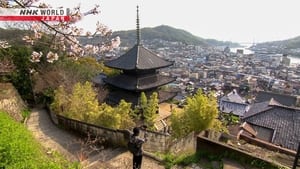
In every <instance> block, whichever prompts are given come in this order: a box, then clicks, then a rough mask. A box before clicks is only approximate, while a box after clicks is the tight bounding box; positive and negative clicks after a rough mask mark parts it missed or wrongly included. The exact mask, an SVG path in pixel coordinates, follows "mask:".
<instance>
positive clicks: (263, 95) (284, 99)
mask: <svg viewBox="0 0 300 169" xmlns="http://www.w3.org/2000/svg"><path fill="white" fill-rule="evenodd" d="M271 98H273V99H275V100H276V101H278V102H279V103H280V104H283V105H286V106H296V102H297V97H295V96H291V95H284V94H278V93H272V92H266V91H259V92H258V94H257V96H256V98H255V102H264V101H269V100H270V99H271Z"/></svg>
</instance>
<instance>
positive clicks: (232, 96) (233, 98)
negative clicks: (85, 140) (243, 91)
mask: <svg viewBox="0 0 300 169" xmlns="http://www.w3.org/2000/svg"><path fill="white" fill-rule="evenodd" d="M219 107H220V110H221V111H222V112H223V113H233V114H234V115H236V116H239V117H242V116H244V113H245V112H246V111H248V109H249V105H248V104H247V103H246V101H245V100H244V99H243V98H242V97H241V96H240V95H239V94H238V93H237V91H236V90H235V89H234V90H233V91H232V92H230V93H228V94H227V95H226V96H223V97H222V98H221V99H220V103H219Z"/></svg>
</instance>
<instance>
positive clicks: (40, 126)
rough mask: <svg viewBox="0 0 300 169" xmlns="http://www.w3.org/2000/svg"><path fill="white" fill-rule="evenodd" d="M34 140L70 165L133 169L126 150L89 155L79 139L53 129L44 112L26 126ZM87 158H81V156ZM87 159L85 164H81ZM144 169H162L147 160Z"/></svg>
mask: <svg viewBox="0 0 300 169" xmlns="http://www.w3.org/2000/svg"><path fill="white" fill-rule="evenodd" d="M26 125H27V128H28V129H29V130H30V131H31V132H32V134H33V136H34V137H35V138H36V139H37V140H38V141H39V142H40V143H41V144H42V146H44V147H45V148H46V150H47V152H48V153H51V152H53V151H57V152H59V153H61V154H62V155H63V156H64V157H66V158H67V159H68V160H70V161H82V162H81V164H82V165H83V167H84V168H87V169H130V168H132V163H131V160H132V157H131V154H130V153H129V152H128V151H126V150H124V149H123V148H116V149H111V148H108V149H104V150H101V151H99V152H93V153H90V150H87V149H85V148H84V146H82V141H81V140H80V138H79V137H78V136H76V135H74V134H72V133H71V132H68V131H66V130H63V129H60V128H59V127H57V126H56V125H54V124H53V123H52V121H51V119H50V116H49V114H48V113H47V111H46V110H45V109H40V108H35V109H32V112H31V114H30V117H29V119H28V121H27V123H26ZM84 153H85V154H88V157H87V158H81V157H82V154H84ZM80 159H84V160H80ZM142 168H143V169H153V168H155V169H163V168H164V166H163V165H161V164H159V163H158V162H157V161H155V160H152V159H150V158H147V157H144V159H143V167H142Z"/></svg>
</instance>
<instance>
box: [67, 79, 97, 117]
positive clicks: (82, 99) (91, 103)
mask: <svg viewBox="0 0 300 169" xmlns="http://www.w3.org/2000/svg"><path fill="white" fill-rule="evenodd" d="M70 101H71V102H70V109H69V112H67V113H68V116H69V117H72V118H74V119H77V120H81V121H85V122H92V121H93V119H94V118H95V116H97V114H98V111H99V107H98V100H97V93H96V92H95V91H94V89H93V87H92V84H91V83H90V82H85V83H84V84H81V83H76V84H75V85H74V87H73V92H72V95H71V97H70Z"/></svg>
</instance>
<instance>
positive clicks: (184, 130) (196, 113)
mask: <svg viewBox="0 0 300 169" xmlns="http://www.w3.org/2000/svg"><path fill="white" fill-rule="evenodd" d="M218 115H219V112H218V109H217V99H216V97H214V96H213V94H212V93H210V94H208V95H205V94H203V93H202V91H201V90H198V91H197V93H196V94H195V95H194V96H192V97H189V98H187V105H186V106H185V107H184V109H183V111H182V112H175V113H173V114H172V116H171V127H172V132H173V133H172V134H173V136H174V137H183V136H185V135H187V134H189V133H190V132H192V131H195V132H196V133H198V132H201V131H203V130H206V129H215V130H219V131H220V130H223V126H222V124H221V122H220V121H219V120H218V119H217V118H218Z"/></svg>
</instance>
